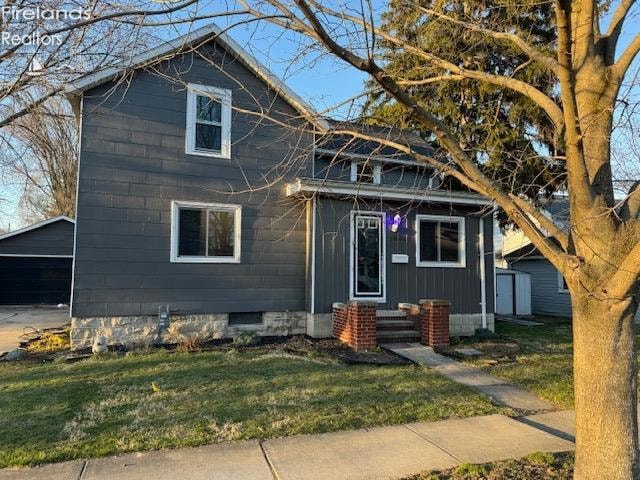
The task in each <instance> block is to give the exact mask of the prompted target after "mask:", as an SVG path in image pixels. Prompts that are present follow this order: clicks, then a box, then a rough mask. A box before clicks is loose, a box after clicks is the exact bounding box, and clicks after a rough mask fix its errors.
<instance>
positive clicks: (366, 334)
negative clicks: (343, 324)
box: [347, 300, 377, 351]
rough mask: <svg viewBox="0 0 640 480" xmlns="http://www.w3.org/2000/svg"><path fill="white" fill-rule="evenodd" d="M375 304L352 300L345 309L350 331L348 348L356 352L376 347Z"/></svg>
mask: <svg viewBox="0 0 640 480" xmlns="http://www.w3.org/2000/svg"><path fill="white" fill-rule="evenodd" d="M376 307H377V304H376V302H367V301H361V300H352V301H350V302H349V307H348V309H347V319H348V324H349V326H350V330H351V342H350V344H349V345H350V346H351V348H353V349H354V350H356V351H362V350H371V349H374V348H375V347H376V344H377V342H376Z"/></svg>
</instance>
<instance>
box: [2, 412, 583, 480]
mask: <svg viewBox="0 0 640 480" xmlns="http://www.w3.org/2000/svg"><path fill="white" fill-rule="evenodd" d="M574 428H575V427H574V426H573V417H572V412H553V413H547V414H542V415H533V416H529V417H522V418H519V419H512V418H508V417H505V416H504V415H489V416H485V417H471V418H464V419H453V420H444V421H440V422H420V423H411V424H405V425H396V426H391V427H379V428H372V429H368V430H353V431H344V432H335V433H326V434H320V435H302V436H296V437H287V438H279V439H273V440H267V441H264V442H257V441H248V442H237V443H228V444H219V445H207V446H204V447H198V448H184V449H177V450H160V451H155V452H148V453H135V454H130V455H121V456H115V457H106V458H99V459H92V460H86V461H85V460H78V461H75V462H65V463H59V464H53V465H47V466H44V467H40V468H33V469H22V470H0V480H146V479H154V480H175V479H185V480H205V479H206V480H236V479H237V480H240V479H243V480H316V479H317V480H321V479H322V480H325V479H327V478H330V479H332V480H347V479H348V480H365V479H366V480H377V479H380V480H383V479H384V480H386V479H394V478H401V477H403V476H408V475H412V474H415V473H419V472H421V471H425V470H433V469H444V468H449V467H453V466H456V465H459V464H461V463H463V462H473V463H483V462H490V461H497V460H505V459H509V458H519V457H522V456H525V455H527V454H529V453H532V452H537V451H544V452H560V451H567V450H572V449H573V448H574V444H573V443H572V442H571V441H570V440H569V439H570V438H572V432H573V430H574Z"/></svg>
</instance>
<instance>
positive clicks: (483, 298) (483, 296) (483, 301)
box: [478, 215, 487, 329]
mask: <svg viewBox="0 0 640 480" xmlns="http://www.w3.org/2000/svg"><path fill="white" fill-rule="evenodd" d="M485 216H486V215H483V216H481V217H480V226H479V228H478V235H479V236H480V238H479V239H478V247H479V249H480V307H481V308H482V328H483V329H486V328H487V285H486V283H487V280H486V277H485V264H484V263H485V261H484V260H485V258H484V257H485V252H484V217H485Z"/></svg>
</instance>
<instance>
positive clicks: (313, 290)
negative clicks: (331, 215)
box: [311, 195, 316, 313]
mask: <svg viewBox="0 0 640 480" xmlns="http://www.w3.org/2000/svg"><path fill="white" fill-rule="evenodd" d="M311 313H316V196H315V195H314V196H313V198H312V199H311Z"/></svg>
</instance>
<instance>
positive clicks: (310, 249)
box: [69, 26, 494, 347]
mask: <svg viewBox="0 0 640 480" xmlns="http://www.w3.org/2000/svg"><path fill="white" fill-rule="evenodd" d="M192 46H196V47H197V48H191V47H192ZM167 58H170V59H169V60H166V59H167ZM132 64H133V65H132V67H131V68H129V69H127V70H126V71H124V72H123V71H118V70H116V69H114V70H110V71H106V72H100V73H97V74H95V75H92V76H90V77H87V78H86V79H84V80H82V81H80V82H78V83H76V84H75V85H73V86H72V87H71V88H70V89H69V95H70V96H71V98H72V99H73V100H74V102H75V105H76V107H77V111H78V112H81V113H80V116H81V154H80V167H79V181H78V195H77V229H76V239H75V267H74V285H73V297H72V317H73V319H72V333H71V337H72V344H73V346H74V347H80V346H86V345H89V344H90V343H91V341H92V340H93V339H94V338H95V337H96V336H97V335H100V336H104V337H106V338H107V340H108V341H109V342H111V343H134V342H149V341H154V340H156V339H161V340H163V341H180V340H182V339H187V338H190V337H191V338H192V337H196V338H211V337H214V338H219V337H229V336H234V335H237V334H238V333H240V332H243V331H255V332H258V333H259V334H261V335H283V334H304V333H306V334H309V335H311V336H314V337H328V336H330V335H331V323H332V318H331V312H332V304H333V303H334V302H347V301H349V300H352V299H361V300H370V301H374V302H376V303H377V305H378V308H379V309H381V310H382V309H387V310H391V309H396V308H397V306H398V303H399V302H410V303H417V302H418V300H419V299H422V298H431V299H433V298H435V299H444V300H449V301H450V302H451V316H450V324H451V331H452V333H454V334H470V333H473V332H474V330H475V328H479V327H483V326H484V327H487V328H493V311H494V301H493V298H494V294H493V292H494V280H493V271H494V268H493V263H494V260H493V253H492V252H493V218H492V214H491V208H490V205H491V202H490V201H488V200H487V199H485V198H483V197H481V196H479V195H477V194H474V193H470V192H468V191H456V190H452V189H451V188H450V187H448V186H447V187H445V186H444V185H441V184H442V182H443V179H441V178H440V176H439V175H437V174H435V173H434V172H433V171H432V170H431V169H429V168H426V167H425V166H423V165H421V164H418V163H417V162H415V161H414V160H413V159H412V158H410V157H408V156H406V155H402V154H399V153H398V152H397V151H395V150H392V149H389V148H380V147H378V146H377V144H374V143H372V142H366V141H354V140H353V139H351V138H350V137H349V138H346V137H342V136H339V135H330V134H329V135H326V134H324V132H327V131H329V130H331V128H332V127H339V124H337V123H335V122H331V121H328V120H326V119H322V118H321V117H319V116H318V115H317V114H316V113H315V112H314V111H313V110H312V109H311V107H309V106H308V105H307V104H306V103H305V102H304V101H303V100H301V99H300V98H299V97H298V96H297V95H295V93H293V92H292V91H290V90H289V89H288V88H287V87H286V86H285V85H284V84H282V83H281V82H280V81H279V80H277V79H276V78H275V77H274V76H273V75H272V74H271V73H269V72H268V71H267V70H266V68H265V67H264V66H262V65H260V64H259V63H258V62H257V61H256V60H255V59H254V58H252V57H251V56H250V55H249V54H248V53H247V52H246V51H244V50H243V49H242V48H241V47H240V46H239V45H237V44H236V43H235V42H234V41H233V40H232V39H230V38H229V37H228V36H227V35H225V34H223V33H220V32H219V30H218V29H217V28H216V27H214V26H211V27H206V28H204V29H200V30H198V31H196V32H193V33H192V34H190V35H189V36H187V37H183V38H180V39H177V40H176V41H174V42H169V43H167V44H165V45H163V46H161V47H158V48H157V49H155V50H151V51H150V52H149V53H148V54H145V55H142V56H138V57H134V59H133V62H132ZM151 66H152V69H153V71H151V68H149V67H151ZM178 75H179V76H180V81H176V80H175V78H176V76H178ZM261 111H262V112H268V115H269V116H270V117H273V118H264V117H263V116H261V115H260V114H259V112H261ZM361 128H362V131H363V132H364V133H366V132H371V131H372V129H373V127H361ZM373 130H375V132H374V133H376V134H385V135H387V136H389V138H391V139H393V140H395V141H397V142H402V143H403V144H411V145H412V147H413V148H416V149H421V151H422V152H423V153H427V154H431V150H430V149H429V147H428V145H427V144H425V143H424V142H422V141H421V140H420V139H419V138H418V137H416V136H415V135H411V134H408V133H407V132H403V131H398V130H394V129H380V128H377V129H373ZM314 132H315V134H314ZM488 206H489V207H488Z"/></svg>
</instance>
